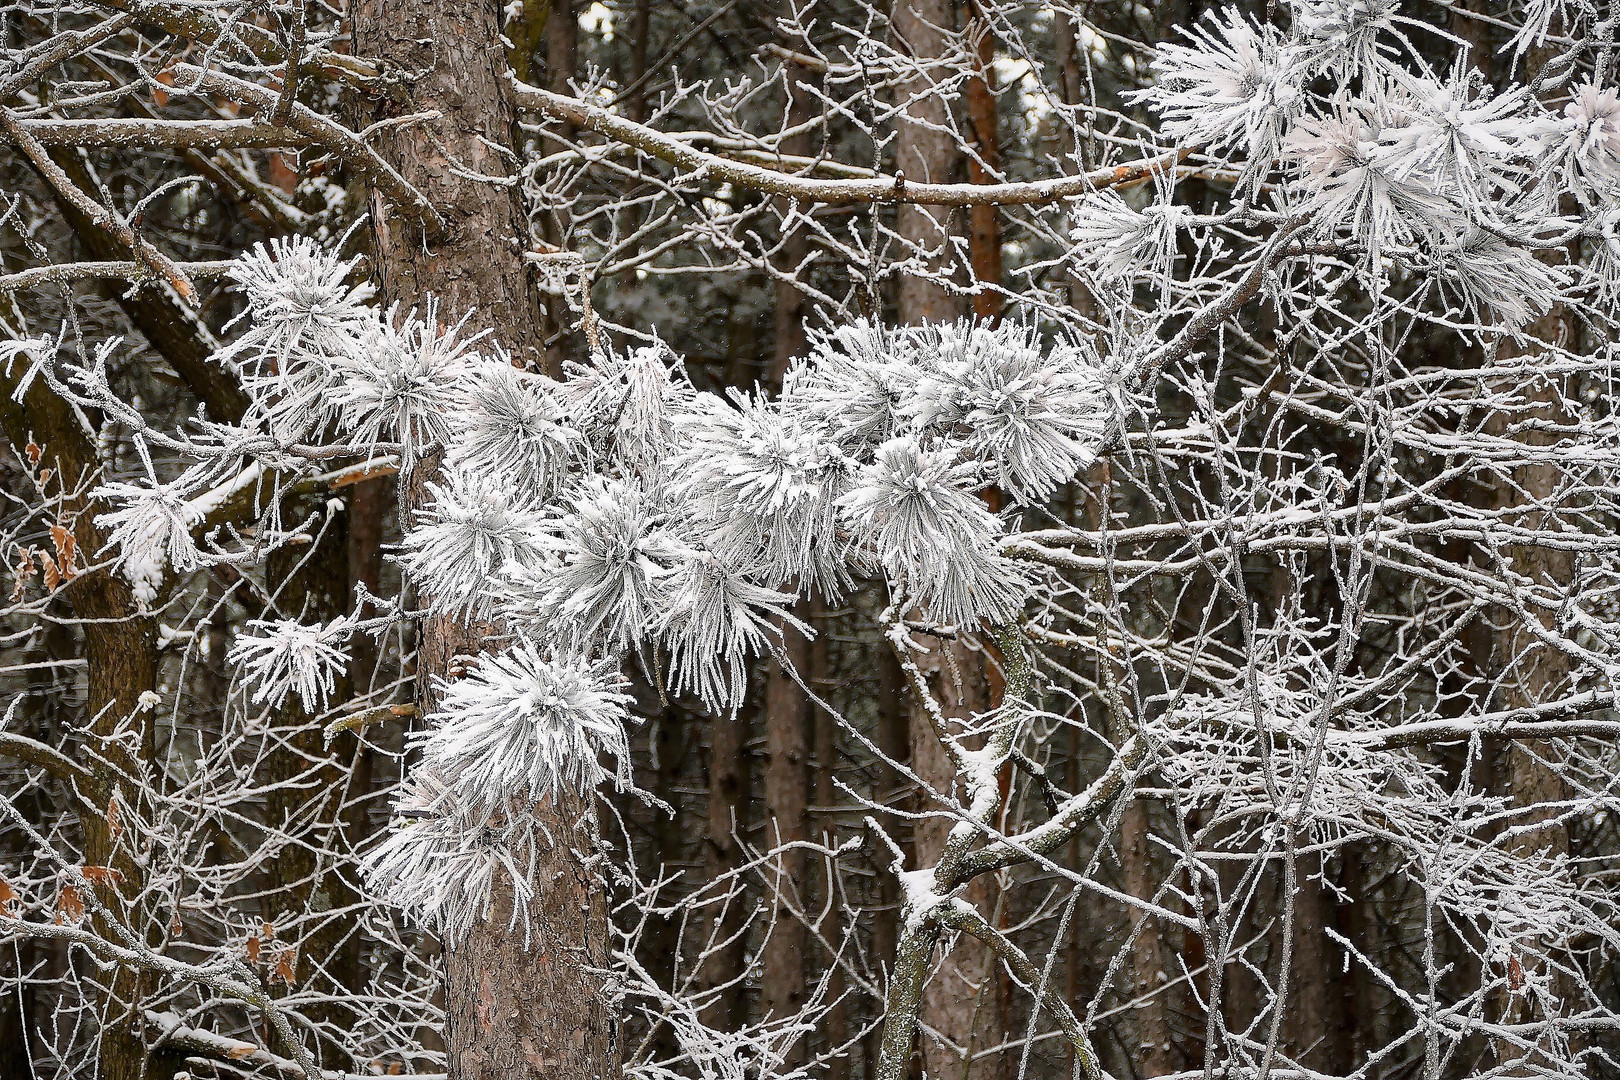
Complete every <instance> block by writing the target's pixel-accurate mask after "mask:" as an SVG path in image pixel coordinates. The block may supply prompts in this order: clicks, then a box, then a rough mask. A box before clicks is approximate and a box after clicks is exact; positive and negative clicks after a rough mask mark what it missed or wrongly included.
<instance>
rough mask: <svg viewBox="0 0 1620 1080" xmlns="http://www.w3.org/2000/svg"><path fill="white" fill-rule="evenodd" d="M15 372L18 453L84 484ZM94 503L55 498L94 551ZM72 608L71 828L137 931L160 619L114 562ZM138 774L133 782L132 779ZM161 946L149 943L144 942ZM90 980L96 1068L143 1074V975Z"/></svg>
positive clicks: (81, 452)
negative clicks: (83, 750) (79, 736)
mask: <svg viewBox="0 0 1620 1080" xmlns="http://www.w3.org/2000/svg"><path fill="white" fill-rule="evenodd" d="M21 376H22V371H21V369H20V367H19V368H18V370H17V371H16V373H15V376H14V375H13V374H12V373H11V372H4V373H0V422H3V426H4V428H5V433H6V436H7V438H8V439H10V441H11V444H12V448H13V449H14V450H15V451H16V454H17V456H18V458H19V459H20V460H27V447H28V446H29V445H30V444H33V445H36V446H37V447H39V452H40V454H41V467H42V468H48V469H52V470H54V472H55V474H56V476H57V480H56V481H55V484H56V486H57V488H58V490H62V491H86V490H88V489H89V488H90V487H91V486H92V484H93V480H94V478H95V472H96V470H97V468H98V467H99V464H98V461H97V457H96V452H95V447H94V446H93V445H92V444H91V443H90V441H89V438H88V436H87V434H86V433H85V431H84V428H83V427H82V426H81V425H80V423H79V422H78V420H77V419H76V417H75V415H74V413H73V411H71V410H70V409H69V408H68V406H67V404H66V403H65V402H63V401H62V399H61V398H59V397H57V396H56V395H55V394H53V393H52V392H51V391H50V390H49V389H48V388H47V387H46V386H45V385H44V382H43V381H42V380H40V381H36V382H34V384H33V385H32V386H31V387H29V390H28V392H27V393H26V394H25V395H23V397H22V400H21V401H17V400H15V399H14V398H13V394H14V393H15V385H16V384H15V381H14V380H15V379H16V378H20V377H21ZM95 511H96V507H95V505H94V504H92V503H90V502H89V500H87V499H85V498H83V497H82V496H81V497H78V498H74V499H71V500H67V501H66V502H65V503H64V504H63V505H62V507H61V510H60V514H61V517H60V519H59V521H60V523H61V524H62V525H63V526H65V527H68V528H70V529H71V530H72V531H73V534H74V540H75V543H76V544H77V546H78V550H79V551H81V552H99V551H102V550H103V549H104V548H105V547H106V544H107V538H106V535H105V534H104V533H103V532H102V530H101V529H100V528H99V527H97V525H96V522H95ZM64 592H65V595H66V599H67V602H68V604H69V605H71V607H72V611H73V614H74V616H76V617H77V618H79V619H82V620H84V621H83V624H82V625H83V632H84V645H83V648H84V660H85V676H86V694H85V711H86V714H87V716H88V718H89V721H90V723H89V726H88V729H87V731H86V735H87V736H88V739H87V741H88V742H90V743H92V744H93V746H94V749H95V751H96V753H95V754H91V755H83V760H84V763H85V765H86V766H87V768H88V769H89V776H88V778H87V780H85V781H84V782H83V783H82V784H80V793H79V795H80V797H79V798H78V799H77V800H75V802H76V804H77V805H78V808H79V809H78V818H79V829H80V834H81V836H82V839H83V845H84V850H83V854H84V865H85V866H91V867H103V868H106V869H107V870H109V871H111V873H110V874H104V875H99V877H100V880H99V881H98V882H96V883H95V886H94V887H95V889H96V893H97V899H99V900H100V901H101V903H102V904H103V905H105V907H106V910H107V911H109V912H111V913H112V917H114V918H117V919H119V920H120V921H121V922H123V923H124V925H126V926H128V927H131V928H132V929H134V930H135V931H136V932H137V933H141V932H143V931H145V930H147V929H149V927H148V926H147V920H145V919H143V918H142V917H141V916H142V913H141V911H140V910H139V909H138V908H137V907H135V906H134V904H133V903H132V902H131V900H130V898H134V897H139V896H140V895H141V894H142V892H143V888H142V882H143V879H144V873H143V871H142V868H141V865H140V864H139V863H138V862H136V860H135V859H134V857H133V853H132V851H131V850H130V847H129V845H127V844H123V843H121V842H120V840H121V838H122V837H123V835H124V829H125V824H126V819H127V816H128V815H129V814H132V813H139V812H140V805H141V804H140V799H139V795H138V791H137V790H136V789H137V788H140V787H143V786H144V778H145V777H146V776H147V774H148V772H149V769H150V765H151V762H152V760H153V756H154V752H153V745H154V743H153V731H152V724H151V711H152V710H151V705H150V702H149V701H148V700H146V699H145V698H146V695H147V694H149V693H152V692H153V691H154V690H155V689H156V687H157V676H158V655H157V653H158V646H157V622H156V620H155V619H154V618H153V617H152V616H151V615H149V614H148V613H147V612H146V611H144V610H142V609H141V608H140V607H139V605H137V603H136V602H135V597H134V593H133V591H132V590H131V588H130V586H129V583H128V582H126V581H125V580H124V579H123V578H122V577H120V576H119V575H118V574H116V573H114V572H113V571H111V570H106V569H102V570H98V571H96V572H95V573H85V574H81V575H79V576H78V577H77V578H75V579H74V580H73V581H72V582H71V583H70V584H69V585H68V586H67V587H66V589H65V590H64ZM131 777H133V778H135V781H136V783H135V785H134V787H131V786H130V784H129V780H128V778H131ZM94 928H95V930H96V932H97V934H99V935H101V936H102V937H105V938H109V939H112V938H114V937H115V935H114V934H113V932H112V930H111V929H110V928H109V926H108V925H107V924H106V920H105V918H104V917H102V916H100V915H97V916H96V917H95V926H94ZM150 943H151V944H153V945H157V944H158V942H157V941H151V942H150ZM105 979H106V981H105V982H101V983H98V984H97V985H98V995H99V997H100V1001H99V1002H98V1004H97V1014H98V1015H99V1016H100V1017H101V1018H102V1019H101V1028H100V1030H99V1032H97V1043H98V1045H97V1054H96V1075H97V1077H98V1078H100V1080H146V1078H147V1076H148V1068H147V1055H146V1046H145V1044H144V1042H143V1041H142V1039H141V1036H140V1032H139V1030H138V1025H139V1022H140V1014H139V1007H140V1002H141V999H142V997H143V995H144V993H145V990H146V988H147V982H148V980H147V977H146V976H144V975H143V974H141V973H139V972H136V971H134V970H132V969H129V968H116V969H113V970H111V971H110V972H109V973H108V974H107V975H106V976H105Z"/></svg>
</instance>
